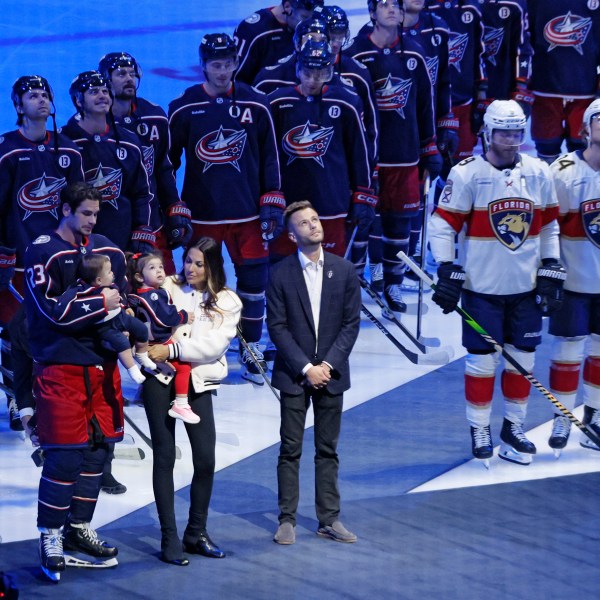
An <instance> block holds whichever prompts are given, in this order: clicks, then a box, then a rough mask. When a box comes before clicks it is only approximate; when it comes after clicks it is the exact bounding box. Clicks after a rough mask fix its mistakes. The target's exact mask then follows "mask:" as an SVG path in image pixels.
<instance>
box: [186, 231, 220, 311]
mask: <svg viewBox="0 0 600 600" xmlns="http://www.w3.org/2000/svg"><path fill="white" fill-rule="evenodd" d="M192 248H195V249H196V250H199V251H200V252H202V254H204V272H205V273H206V292H207V294H208V297H207V299H206V301H205V303H204V308H205V310H207V311H210V310H214V311H217V312H219V310H218V309H217V299H218V298H217V296H218V294H219V292H221V291H222V290H224V289H225V288H226V287H227V277H226V275H225V268H224V266H223V264H224V261H223V254H222V253H221V245H220V244H217V242H215V240H214V239H213V238H211V237H201V238H200V239H198V240H196V241H194V242H192V243H191V244H190V245H189V246H188V247H187V248H186V249H185V252H184V253H183V264H184V266H183V267H182V269H181V271H180V272H179V283H180V284H183V283H184V282H185V261H186V259H187V256H188V253H189V251H190V250H191V249H192Z"/></svg>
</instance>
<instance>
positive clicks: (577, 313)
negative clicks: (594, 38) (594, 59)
mask: <svg viewBox="0 0 600 600" xmlns="http://www.w3.org/2000/svg"><path fill="white" fill-rule="evenodd" d="M582 131H583V138H584V140H585V142H586V144H587V148H586V149H585V150H576V151H574V152H570V153H568V154H565V155H563V156H561V157H559V158H558V159H557V160H555V161H554V162H553V163H552V165H551V167H550V169H551V171H552V175H553V176H554V183H555V186H556V194H557V196H558V202H559V205H560V214H559V218H558V221H559V225H560V250H561V257H562V259H563V261H564V264H565V268H566V269H567V279H566V281H565V301H564V304H563V306H562V307H561V308H560V310H558V311H557V312H556V313H555V314H554V315H553V316H552V317H551V318H550V327H549V332H550V333H551V334H552V335H553V336H554V338H553V341H552V353H551V361H552V362H551V365H550V389H551V391H552V393H553V394H554V395H555V396H556V398H557V399H558V400H559V401H560V402H561V404H563V405H564V406H566V407H567V408H568V409H569V410H571V411H572V410H573V408H574V407H575V401H576V399H577V389H578V388H579V376H580V371H581V364H582V363H583V404H584V413H583V422H584V423H585V424H588V425H589V427H590V428H591V429H592V430H593V431H594V432H595V433H596V434H598V435H600V100H599V99H596V100H594V101H593V102H591V103H590V104H589V105H588V107H587V108H586V110H585V113H584V115H583V128H582ZM556 413H558V411H556ZM570 429H571V422H570V421H569V419H567V418H566V417H564V416H562V414H555V416H554V425H553V428H552V434H551V435H550V439H549V440H548V443H549V445H550V447H551V448H553V449H554V451H555V453H556V454H559V453H560V451H561V450H562V449H563V448H564V447H565V446H566V445H567V441H568V439H569V432H570ZM581 445H582V446H583V447H585V448H590V449H592V450H600V448H598V446H596V444H594V443H593V442H591V441H589V440H588V438H587V437H583V438H582V440H581Z"/></svg>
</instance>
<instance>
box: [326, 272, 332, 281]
mask: <svg viewBox="0 0 600 600" xmlns="http://www.w3.org/2000/svg"><path fill="white" fill-rule="evenodd" d="M332 277H333V271H327V279H331V278H332Z"/></svg>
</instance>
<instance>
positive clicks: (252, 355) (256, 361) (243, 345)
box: [237, 325, 281, 401]
mask: <svg viewBox="0 0 600 600" xmlns="http://www.w3.org/2000/svg"><path fill="white" fill-rule="evenodd" d="M237 336H238V339H239V340H240V343H241V344H242V347H243V348H244V350H245V351H246V352H247V353H248V354H249V355H250V358H251V359H252V362H253V363H254V364H255V365H256V367H257V368H258V370H259V371H260V374H261V375H262V378H263V379H264V380H265V381H266V383H267V385H268V386H269V388H270V389H271V391H272V392H273V395H274V396H275V398H277V400H278V401H281V398H280V397H279V394H278V393H277V390H276V389H275V388H274V387H273V385H272V384H271V380H270V379H269V377H268V376H267V374H266V373H265V370H264V369H263V368H262V365H261V364H260V361H259V360H258V358H257V357H256V355H255V354H254V351H253V350H252V348H251V347H250V345H249V344H248V342H247V341H246V340H245V339H244V336H243V335H242V329H241V327H240V326H239V325H238V328H237Z"/></svg>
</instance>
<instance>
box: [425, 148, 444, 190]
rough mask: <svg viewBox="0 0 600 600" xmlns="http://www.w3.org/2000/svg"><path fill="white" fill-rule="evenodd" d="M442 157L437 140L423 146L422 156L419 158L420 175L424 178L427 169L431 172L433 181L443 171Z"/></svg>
mask: <svg viewBox="0 0 600 600" xmlns="http://www.w3.org/2000/svg"><path fill="white" fill-rule="evenodd" d="M442 164H443V161H442V157H441V155H440V153H439V152H438V149H437V146H436V144H435V142H431V143H429V144H427V145H426V146H424V147H422V148H421V158H420V160H419V176H420V177H421V179H422V178H423V174H424V173H425V171H427V172H428V173H429V177H430V178H431V181H433V180H434V179H435V178H436V177H437V176H438V175H439V174H440V173H441V172H442Z"/></svg>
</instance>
